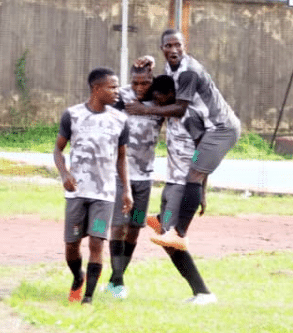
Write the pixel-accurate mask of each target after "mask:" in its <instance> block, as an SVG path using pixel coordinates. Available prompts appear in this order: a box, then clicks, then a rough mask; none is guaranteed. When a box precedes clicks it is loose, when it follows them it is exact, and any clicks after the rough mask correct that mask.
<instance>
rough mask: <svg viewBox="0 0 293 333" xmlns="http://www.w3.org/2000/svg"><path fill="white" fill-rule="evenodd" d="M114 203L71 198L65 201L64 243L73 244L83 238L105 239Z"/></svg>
mask: <svg viewBox="0 0 293 333" xmlns="http://www.w3.org/2000/svg"><path fill="white" fill-rule="evenodd" d="M113 208H114V202H109V201H103V200H95V199H87V198H72V199H66V210H65V233H64V239H65V242H66V243H73V242H76V241H78V240H79V239H81V238H82V237H85V236H88V235H89V236H93V237H98V238H103V239H107V238H108V230H109V227H110V224H111V220H112V215H113Z"/></svg>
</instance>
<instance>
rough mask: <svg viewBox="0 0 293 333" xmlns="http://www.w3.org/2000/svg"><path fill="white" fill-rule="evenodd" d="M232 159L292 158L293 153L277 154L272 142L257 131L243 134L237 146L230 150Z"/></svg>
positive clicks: (229, 156) (229, 155)
mask: <svg viewBox="0 0 293 333" xmlns="http://www.w3.org/2000/svg"><path fill="white" fill-rule="evenodd" d="M227 158H231V159H248V160H251V159H257V160H284V159H292V155H280V154H276V153H275V151H274V149H272V148H270V144H269V143H268V142H267V141H266V140H264V139H263V138H262V137H261V136H260V135H258V134H256V133H252V132H249V133H246V134H244V135H242V136H241V138H240V139H239V141H238V143H237V144H236V145H235V147H234V148H233V149H232V150H231V151H230V152H229V154H228V156H227Z"/></svg>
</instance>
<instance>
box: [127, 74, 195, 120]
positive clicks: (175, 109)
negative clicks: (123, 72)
mask: <svg viewBox="0 0 293 333" xmlns="http://www.w3.org/2000/svg"><path fill="white" fill-rule="evenodd" d="M198 85H199V77H198V75H197V73H195V72H193V71H185V72H182V73H181V74H180V76H179V79H178V89H177V91H176V103H174V104H170V105H166V106H156V105H155V106H151V107H147V106H145V105H139V103H137V102H136V101H134V102H132V103H126V107H125V109H126V111H127V112H128V113H129V114H133V115H158V116H163V117H182V116H183V115H184V113H185V111H186V109H187V107H188V104H189V103H191V102H192V101H193V99H194V95H195V94H196V92H197V89H198Z"/></svg>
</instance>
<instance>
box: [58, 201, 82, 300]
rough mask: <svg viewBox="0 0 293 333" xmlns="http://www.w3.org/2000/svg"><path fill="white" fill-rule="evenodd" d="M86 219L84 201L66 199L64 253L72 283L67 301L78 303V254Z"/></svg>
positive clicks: (80, 275) (80, 281)
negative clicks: (71, 275)
mask: <svg viewBox="0 0 293 333" xmlns="http://www.w3.org/2000/svg"><path fill="white" fill-rule="evenodd" d="M86 219H87V214H86V208H85V206H84V200H83V199H81V198H75V199H67V200H66V210H65V233H64V239H65V253H66V262H67V265H68V267H69V268H70V270H71V272H72V274H73V283H72V286H71V289H70V294H69V298H68V299H69V301H70V302H74V301H80V300H81V297H82V286H83V283H84V273H83V272H82V256H81V253H80V244H81V239H82V237H83V235H84V228H85V223H86Z"/></svg>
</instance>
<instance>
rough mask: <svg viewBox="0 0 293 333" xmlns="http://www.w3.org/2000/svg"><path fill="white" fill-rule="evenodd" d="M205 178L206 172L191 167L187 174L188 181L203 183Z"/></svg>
mask: <svg viewBox="0 0 293 333" xmlns="http://www.w3.org/2000/svg"><path fill="white" fill-rule="evenodd" d="M205 178H206V173H203V172H200V171H197V170H192V169H190V170H189V173H188V176H187V182H189V183H198V184H202V183H203V181H204V179H205Z"/></svg>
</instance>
